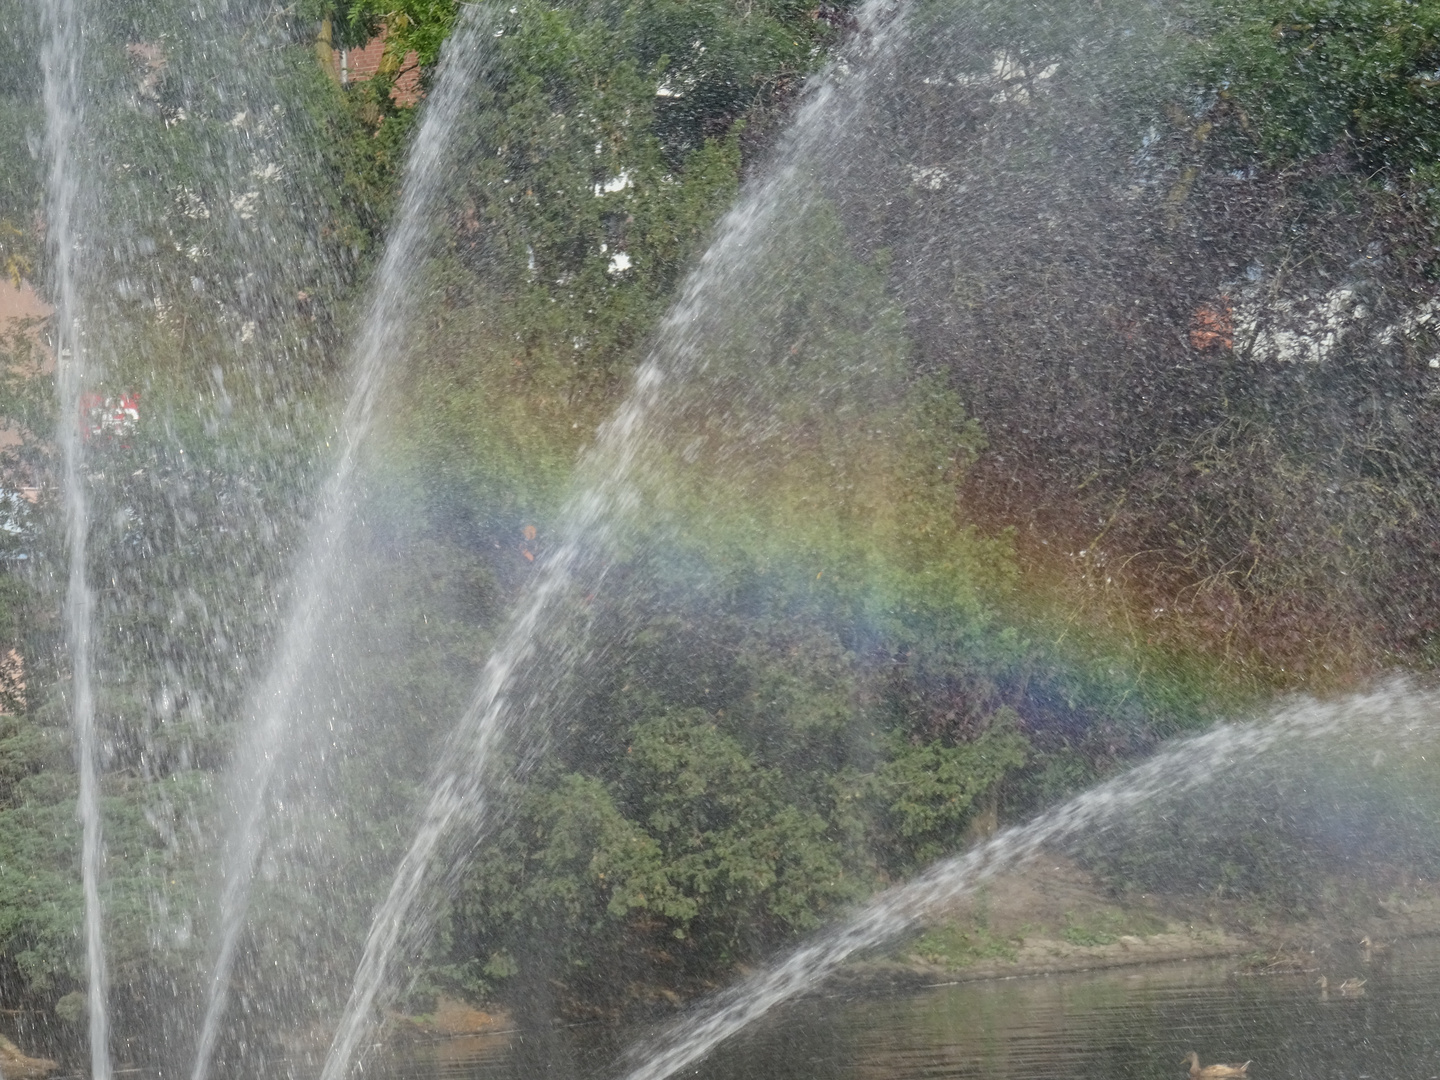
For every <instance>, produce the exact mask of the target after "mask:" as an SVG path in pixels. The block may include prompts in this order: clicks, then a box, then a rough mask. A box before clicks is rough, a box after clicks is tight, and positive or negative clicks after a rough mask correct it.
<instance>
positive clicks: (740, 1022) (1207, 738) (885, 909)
mask: <svg viewBox="0 0 1440 1080" xmlns="http://www.w3.org/2000/svg"><path fill="white" fill-rule="evenodd" d="M1437 722H1440V698H1437V697H1436V696H1435V695H1434V694H1428V693H1421V692H1418V691H1415V690H1414V689H1413V688H1411V687H1409V686H1407V685H1406V684H1404V683H1399V684H1396V685H1393V686H1390V687H1385V688H1381V689H1379V690H1376V691H1375V692H1373V693H1370V694H1366V695H1362V696H1359V697H1355V698H1351V699H1348V700H1345V701H1340V702H1336V703H1329V704H1321V703H1314V702H1300V703H1297V704H1295V705H1292V706H1290V707H1288V708H1286V709H1284V710H1282V711H1280V712H1279V713H1277V714H1276V715H1274V716H1273V717H1271V718H1270V719H1268V720H1263V721H1257V722H1253V723H1249V724H1236V725H1233V726H1225V727H1220V728H1216V729H1215V730H1214V731H1211V732H1209V733H1208V734H1205V735H1201V736H1198V737H1196V738H1193V739H1188V740H1185V741H1183V742H1180V743H1178V744H1176V745H1174V746H1171V747H1169V748H1168V749H1166V750H1164V751H1163V752H1161V753H1160V754H1157V755H1156V756H1155V757H1154V758H1152V759H1150V760H1149V761H1147V762H1145V763H1144V764H1143V765H1139V766H1137V767H1136V768H1134V769H1131V770H1130V771H1129V772H1126V773H1124V774H1122V775H1121V776H1118V777H1116V778H1115V779H1113V780H1110V781H1108V782H1106V783H1103V784H1101V785H1100V786H1098V787H1095V788H1092V789H1091V790H1089V791H1087V792H1085V793H1084V794H1083V795H1080V796H1078V797H1077V798H1075V799H1072V800H1071V801H1070V802H1067V803H1065V804H1063V805H1062V806H1059V807H1056V808H1055V809H1054V810H1051V811H1049V812H1048V813H1045V814H1042V815H1041V816H1040V817H1038V818H1036V819H1035V820H1034V821H1032V822H1030V823H1029V824H1028V825H1022V826H1018V827H1015V828H1012V829H1007V830H1006V831H1004V832H1002V833H1000V834H998V835H997V836H995V837H994V838H993V839H991V840H989V841H987V842H986V843H984V844H982V845H980V846H979V847H977V848H975V849H973V850H971V851H968V852H966V853H964V854H963V855H958V856H955V857H954V858H950V859H946V860H943V861H941V862H939V863H936V864H935V865H934V866H932V867H930V869H929V870H927V871H925V872H924V873H923V874H921V875H920V876H919V877H917V878H915V879H913V880H911V881H909V882H907V883H906V884H904V885H900V886H897V887H895V888H893V889H890V890H888V891H886V892H884V893H881V894H880V896H879V897H877V898H876V899H875V900H874V901H873V902H871V903H870V904H869V905H868V906H867V907H866V908H864V910H862V911H861V912H860V913H859V914H858V915H856V916H855V917H854V918H853V919H851V920H850V921H848V922H846V923H843V924H841V925H840V926H838V927H836V928H834V929H832V930H830V931H828V932H825V933H822V934H821V935H819V936H818V937H817V938H815V939H814V940H812V941H811V942H809V943H807V944H805V945H803V946H801V947H800V948H799V949H797V950H796V951H795V952H793V953H791V954H790V955H789V956H788V957H787V958H785V959H784V960H782V961H780V962H779V963H777V964H774V965H772V966H770V967H768V968H766V969H764V970H763V971H760V972H759V973H757V974H755V975H753V976H751V977H750V978H747V979H744V980H742V981H741V982H739V983H737V984H736V985H735V986H733V987H731V988H730V989H729V990H726V991H723V992H722V993H720V994H718V995H717V996H715V997H714V998H712V999H711V1000H710V1001H709V1002H708V1003H706V1004H703V1005H702V1006H701V1007H700V1008H699V1009H697V1010H696V1011H695V1013H694V1014H693V1015H692V1016H691V1017H689V1018H687V1019H685V1020H682V1021H680V1022H679V1023H677V1024H676V1025H675V1026H674V1027H672V1028H671V1029H670V1030H669V1031H667V1032H665V1033H663V1034H662V1035H660V1036H659V1037H658V1038H656V1039H655V1040H653V1041H652V1042H649V1043H646V1044H643V1045H642V1046H640V1047H639V1048H637V1049H636V1050H635V1051H633V1052H632V1054H631V1055H630V1057H631V1061H632V1062H637V1061H638V1064H632V1066H631V1067H630V1068H629V1070H628V1071H627V1072H626V1073H625V1074H624V1080H665V1078H666V1077H669V1076H673V1075H675V1074H676V1073H677V1072H679V1071H680V1070H682V1069H685V1068H687V1067H689V1066H691V1065H693V1064H695V1063H696V1062H697V1061H699V1060H701V1059H702V1058H704V1057H705V1056H707V1055H708V1054H709V1053H710V1052H711V1051H712V1050H714V1049H715V1048H716V1047H717V1046H719V1045H720V1043H722V1042H724V1041H725V1040H726V1039H729V1038H731V1037H732V1036H734V1035H736V1034H738V1033H739V1032H740V1031H742V1030H743V1029H744V1028H746V1027H747V1026H749V1025H750V1024H752V1023H754V1022H755V1021H756V1020H758V1019H760V1017H762V1016H764V1015H765V1014H766V1013H768V1012H769V1011H770V1010H771V1009H773V1008H775V1007H776V1006H777V1005H780V1004H782V1003H783V1002H785V1001H788V1000H790V999H791V998H793V997H796V996H798V995H800V994H804V993H806V992H807V991H809V990H812V989H814V988H815V987H816V986H818V985H819V984H820V983H821V982H823V981H824V979H825V978H826V977H827V976H828V975H829V974H830V973H831V972H833V971H834V970H835V969H836V968H837V967H839V966H840V965H841V964H842V963H844V962H845V961H846V960H847V959H848V958H849V957H851V956H853V955H854V954H855V953H856V952H859V951H860V950H863V949H869V948H874V947H876V946H878V945H883V944H884V943H885V942H887V941H890V940H892V939H894V938H896V937H898V936H900V935H901V934H904V933H905V932H906V931H908V930H910V929H912V928H914V927H916V926H917V925H918V924H919V923H920V922H921V920H923V919H925V918H926V917H927V916H929V915H932V914H934V913H935V912H937V911H938V910H939V909H940V908H941V907H942V906H943V905H944V904H946V903H948V902H950V901H952V900H954V899H955V898H956V897H958V896H962V895H964V894H965V893H967V892H969V891H970V890H972V889H974V888H975V887H976V886H977V885H979V884H981V883H983V882H984V881H985V880H986V879H988V878H990V877H992V876H994V875H995V874H997V873H999V872H1000V871H1002V870H1006V869H1008V868H1010V867H1013V866H1016V865H1017V864H1019V863H1022V862H1024V861H1025V860H1026V859H1028V858H1030V857H1031V856H1033V855H1035V854H1036V853H1037V852H1039V851H1040V850H1041V849H1042V848H1044V847H1045V846H1046V845H1048V844H1054V843H1056V842H1059V841H1064V840H1068V839H1072V838H1075V837H1077V836H1079V835H1081V834H1083V833H1085V832H1086V831H1088V830H1093V829H1099V828H1103V827H1105V825H1106V824H1107V823H1110V822H1113V821H1115V820H1116V819H1117V815H1120V814H1123V813H1125V812H1126V811H1127V810H1131V809H1134V808H1136V807H1138V806H1140V805H1142V804H1144V803H1148V802H1150V801H1152V800H1155V799H1157V798H1159V797H1161V796H1163V795H1167V794H1175V793H1179V792H1182V791H1186V790H1189V789H1192V788H1195V787H1198V786H1200V785H1203V784H1205V783H1207V782H1209V781H1210V780H1211V779H1212V778H1213V777H1215V776H1216V775H1217V774H1219V773H1221V772H1223V771H1225V770H1230V769H1234V768H1237V767H1243V766H1244V765H1245V764H1247V763H1249V762H1250V761H1253V760H1256V759H1262V758H1263V757H1264V755H1265V754H1266V753H1267V752H1269V751H1272V750H1274V749H1275V748H1277V747H1288V746H1294V745H1297V744H1300V743H1304V742H1306V741H1311V740H1316V739H1322V738H1326V737H1334V736H1337V735H1339V736H1343V735H1346V734H1350V733H1359V734H1360V735H1361V736H1362V737H1375V736H1386V737H1388V738H1389V739H1390V740H1392V744H1393V742H1394V741H1399V742H1401V743H1402V744H1403V742H1404V740H1405V738H1406V737H1407V736H1411V735H1417V736H1418V735H1423V734H1426V733H1433V732H1434V729H1435V726H1436V724H1437Z"/></svg>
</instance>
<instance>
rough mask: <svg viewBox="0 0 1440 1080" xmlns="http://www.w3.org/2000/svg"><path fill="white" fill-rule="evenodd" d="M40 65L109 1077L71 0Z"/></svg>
mask: <svg viewBox="0 0 1440 1080" xmlns="http://www.w3.org/2000/svg"><path fill="white" fill-rule="evenodd" d="M45 23H46V31H47V36H46V41H45V46H44V49H43V51H42V56H41V63H42V67H43V69H44V101H45V134H46V164H47V167H48V171H49V176H48V183H47V190H46V218H47V227H48V237H47V239H48V242H49V245H50V251H51V256H52V260H53V266H52V277H53V281H52V287H53V292H54V299H55V309H56V311H55V343H54V344H55V361H56V364H55V372H56V383H57V390H58V395H57V396H58V398H59V403H60V420H59V425H58V428H57V430H56V433H55V440H56V444H57V445H58V446H59V448H60V456H61V460H62V470H63V471H62V479H61V485H62V489H63V491H62V498H63V500H64V521H65V550H66V555H67V558H68V562H69V567H68V571H67V584H66V599H65V632H66V645H67V647H68V651H69V661H70V711H71V721H72V725H73V728H74V732H75V744H76V756H77V758H78V761H77V764H78V766H79V773H80V798H79V808H78V810H79V817H80V824H81V846H80V875H81V889H82V892H83V894H84V904H85V924H84V925H85V975H86V1000H87V1005H88V1009H89V1017H90V1022H89V1035H90V1075H91V1076H92V1078H93V1080H109V1078H110V1075H111V1064H110V1021H109V1011H108V1010H109V1002H108V995H109V979H108V975H107V972H106V965H105V948H104V940H103V923H102V919H101V908H100V870H101V864H102V862H103V858H104V848H103V840H102V836H101V822H100V798H99V766H98V762H97V748H96V737H97V736H96V730H95V696H94V689H93V686H92V683H91V679H92V675H93V672H92V670H91V668H92V655H91V653H92V649H91V644H92V640H93V634H94V618H95V596H94V593H93V592H92V590H91V588H90V583H89V580H88V578H87V576H86V570H87V567H86V562H87V557H86V540H87V537H88V535H89V530H90V512H89V505H88V499H87V497H86V492H85V487H84V484H85V478H84V471H83V470H84V444H83V442H82V440H81V431H80V423H79V417H80V401H81V395H82V394H83V393H84V389H85V377H86V373H85V350H84V345H83V340H82V334H81V329H80V327H81V312H80V310H79V306H80V302H79V290H78V289H77V286H76V280H75V278H76V269H75V253H76V245H77V241H78V227H77V222H76V218H77V216H78V212H79V203H80V200H81V197H82V192H81V187H80V170H79V168H78V165H77V162H76V161H75V156H76V145H77V142H78V134H79V130H80V126H81V123H82V119H83V113H82V108H81V92H80V85H79V80H80V61H81V56H82V52H81V33H80V10H79V8H78V7H77V5H76V4H75V3H74V0H50V2H49V3H47V4H46V5H45Z"/></svg>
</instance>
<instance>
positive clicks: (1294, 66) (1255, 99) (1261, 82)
mask: <svg viewBox="0 0 1440 1080" xmlns="http://www.w3.org/2000/svg"><path fill="white" fill-rule="evenodd" d="M1202 19H1203V20H1204V21H1203V23H1202V25H1203V27H1204V30H1205V53H1206V58H1207V61H1208V64H1207V74H1208V77H1209V80H1210V82H1211V84H1212V85H1214V86H1217V87H1219V88H1220V89H1221V91H1222V93H1223V94H1224V95H1225V96H1226V97H1227V98H1228V99H1230V100H1233V101H1234V102H1235V103H1236V104H1237V105H1238V106H1239V107H1240V108H1241V109H1242V110H1243V111H1244V116H1245V120H1246V123H1247V124H1248V125H1249V127H1250V129H1251V130H1252V132H1253V134H1254V137H1255V139H1256V141H1257V143H1258V145H1259V147H1260V149H1261V150H1262V151H1263V152H1264V153H1265V154H1266V155H1267V156H1268V157H1269V158H1271V160H1277V159H1278V160H1281V161H1286V160H1294V159H1296V158H1298V157H1304V156H1309V155H1313V154H1320V153H1324V152H1326V151H1328V150H1330V149H1331V148H1333V147H1336V146H1340V147H1341V148H1342V149H1344V150H1346V151H1347V152H1350V153H1353V154H1355V155H1356V157H1357V158H1358V159H1359V160H1360V161H1361V162H1362V163H1363V164H1364V165H1365V166H1366V167H1367V168H1370V169H1373V170H1377V171H1383V172H1384V173H1386V174H1387V175H1388V176H1389V177H1390V178H1391V179H1394V180H1399V181H1404V180H1406V179H1408V178H1411V177H1414V178H1415V179H1416V180H1417V181H1418V182H1420V183H1421V184H1425V185H1429V184H1431V183H1433V178H1431V177H1430V176H1429V175H1428V170H1431V169H1432V168H1433V161H1434V157H1435V152H1436V150H1437V148H1440V120H1437V119H1436V117H1437V108H1436V106H1437V104H1440V97H1437V95H1440V75H1437V70H1436V67H1437V63H1440V11H1436V9H1435V8H1434V6H1433V5H1429V4H1423V3H1411V2H1407V0H1340V2H1334V0H1322V2H1300V3H1295V2H1291V0H1284V2H1272V0H1259V2H1255V0H1247V2H1244V3H1238V2H1234V0H1229V2H1224V3H1220V4H1218V5H1217V6H1216V8H1215V9H1214V12H1213V16H1212V15H1211V14H1210V13H1209V12H1207V13H1206V14H1205V15H1204V16H1202ZM1212 19H1213V21H1212Z"/></svg>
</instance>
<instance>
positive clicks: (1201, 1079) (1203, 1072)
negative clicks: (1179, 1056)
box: [1180, 1050, 1250, 1080]
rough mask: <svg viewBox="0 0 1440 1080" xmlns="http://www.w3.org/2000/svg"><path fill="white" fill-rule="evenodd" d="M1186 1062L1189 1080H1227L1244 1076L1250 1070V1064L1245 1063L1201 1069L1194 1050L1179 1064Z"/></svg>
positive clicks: (1209, 1066)
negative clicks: (1187, 1063)
mask: <svg viewBox="0 0 1440 1080" xmlns="http://www.w3.org/2000/svg"><path fill="white" fill-rule="evenodd" d="M1186 1062H1189V1064H1190V1080H1229V1078H1232V1077H1236V1076H1244V1075H1245V1073H1246V1070H1247V1069H1249V1068H1250V1062H1248V1061H1247V1062H1245V1064H1244V1065H1206V1066H1205V1067H1204V1068H1203V1069H1202V1068H1201V1067H1200V1055H1199V1054H1197V1053H1195V1051H1194V1050H1191V1051H1190V1053H1189V1054H1188V1055H1187V1056H1186V1058H1185V1061H1182V1062H1181V1063H1180V1064H1182V1065H1184V1064H1185V1063H1186Z"/></svg>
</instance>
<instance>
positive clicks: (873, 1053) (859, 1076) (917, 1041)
mask: <svg viewBox="0 0 1440 1080" xmlns="http://www.w3.org/2000/svg"><path fill="white" fill-rule="evenodd" d="M1234 967H1235V965H1234V962H1233V961H1232V962H1224V961H1221V962H1213V963H1212V962H1196V963H1185V964H1170V965H1159V966H1153V967H1144V968H1128V969H1119V970H1112V971H1105V972H1094V973H1084V974H1076V975H1061V976H1049V977H1038V978H1026V979H1011V980H1006V981H1001V982H989V983H971V984H967V985H961V986H946V987H934V988H931V989H928V990H924V991H921V992H918V993H913V994H907V995H903V996H895V997H885V998H869V999H855V998H840V997H831V998H825V997H820V998H813V999H810V1000H807V1001H802V1002H797V1003H794V1004H793V1005H791V1006H789V1007H787V1008H784V1009H781V1010H777V1012H776V1013H775V1014H774V1015H772V1016H771V1017H769V1018H767V1020H766V1021H765V1022H764V1023H763V1024H760V1025H757V1027H756V1028H755V1029H753V1030H752V1031H750V1032H747V1033H746V1034H745V1035H743V1036H742V1037H740V1038H738V1039H736V1040H735V1041H734V1042H733V1043H732V1044H730V1045H727V1046H724V1047H722V1048H721V1049H720V1050H719V1051H718V1052H717V1053H716V1054H715V1055H714V1056H713V1057H712V1058H711V1059H710V1060H708V1061H706V1062H705V1063H703V1064H702V1065H701V1066H700V1067H699V1068H698V1069H697V1070H694V1071H692V1072H689V1073H687V1074H686V1075H688V1076H690V1077H693V1078H695V1080H921V1078H940V1077H945V1078H948V1077H955V1078H969V1077H985V1078H987V1080H1062V1078H1064V1080H1089V1078H1095V1080H1101V1078H1106V1080H1114V1078H1137V1080H1138V1078H1146V1080H1148V1078H1161V1077H1170V1078H1174V1080H1183V1078H1184V1077H1185V1076H1186V1070H1187V1067H1186V1066H1185V1065H1183V1064H1182V1063H1181V1062H1182V1059H1183V1058H1184V1056H1185V1055H1186V1054H1187V1053H1188V1052H1189V1051H1191V1050H1195V1051H1196V1052H1197V1053H1199V1054H1200V1057H1201V1060H1202V1061H1203V1062H1204V1063H1206V1064H1209V1063H1211V1062H1215V1061H1226V1062H1230V1061H1245V1060H1247V1059H1253V1062H1254V1064H1252V1065H1251V1066H1250V1075H1251V1076H1252V1077H1254V1078H1255V1080H1270V1078H1281V1077H1285V1078H1294V1080H1331V1078H1334V1080H1340V1078H1345V1080H1382V1078H1386V1080H1388V1078H1396V1080H1399V1078H1416V1080H1432V1078H1436V1077H1440V939H1425V940H1421V941H1413V942H1402V943H1398V944H1396V945H1393V946H1391V948H1390V949H1388V950H1386V951H1385V952H1383V953H1377V954H1375V955H1374V956H1373V957H1372V959H1371V960H1370V961H1368V962H1367V961H1366V960H1365V959H1364V956H1363V953H1362V951H1361V950H1360V948H1359V947H1358V946H1351V945H1342V946H1340V947H1337V948H1336V949H1335V950H1334V951H1333V952H1332V953H1330V954H1329V955H1328V957H1327V958H1326V959H1324V960H1323V961H1319V962H1317V970H1316V971H1314V972H1310V973H1306V974H1298V975H1268V976H1245V975H1238V974H1236V973H1235V971H1234ZM1322 973H1323V974H1325V975H1327V976H1328V977H1329V979H1330V982H1331V984H1332V985H1334V984H1338V983H1340V982H1341V981H1343V980H1344V979H1346V978H1352V977H1353V978H1364V979H1365V980H1366V982H1365V985H1364V987H1363V992H1361V993H1360V994H1359V995H1358V996H1348V995H1342V994H1340V993H1337V992H1336V991H1335V990H1334V989H1332V990H1331V991H1330V992H1329V996H1328V998H1322V996H1321V991H1320V988H1319V987H1318V986H1317V985H1316V983H1317V980H1318V978H1319V976H1320V974H1322ZM608 1041H609V1040H608V1039H607V1038H606V1037H605V1036H604V1035H603V1034H601V1033H599V1032H597V1031H594V1030H588V1029H577V1030H573V1031H570V1032H568V1033H566V1032H556V1033H548V1034H545V1035H543V1036H533V1035H530V1036H521V1035H519V1034H511V1035H498V1036H489V1037H486V1038H476V1039H468V1040H453V1041H450V1042H445V1043H436V1044H433V1045H430V1046H425V1047H419V1048H412V1049H411V1050H409V1051H407V1052H406V1055H405V1057H404V1058H403V1059H401V1058H396V1059H392V1060H390V1061H387V1062H385V1063H384V1066H383V1067H382V1068H381V1069H378V1070H373V1071H372V1070H367V1072H371V1073H372V1075H374V1073H375V1072H383V1073H384V1074H385V1075H386V1077H387V1080H429V1078H432V1077H433V1078H436V1080H440V1078H444V1080H462V1078H475V1080H481V1078H484V1080H522V1078H530V1077H538V1076H547V1077H556V1078H560V1080H569V1078H571V1077H574V1078H576V1080H591V1078H594V1080H600V1078H608V1077H611V1076H613V1075H615V1073H616V1071H617V1070H615V1068H614V1063H613V1059H612V1057H611V1053H612V1048H610V1047H608V1046H606V1045H605V1044H606V1043H608ZM375 1064H376V1065H379V1064H380V1063H379V1062H376V1063H375ZM372 1069H373V1067H372Z"/></svg>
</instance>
